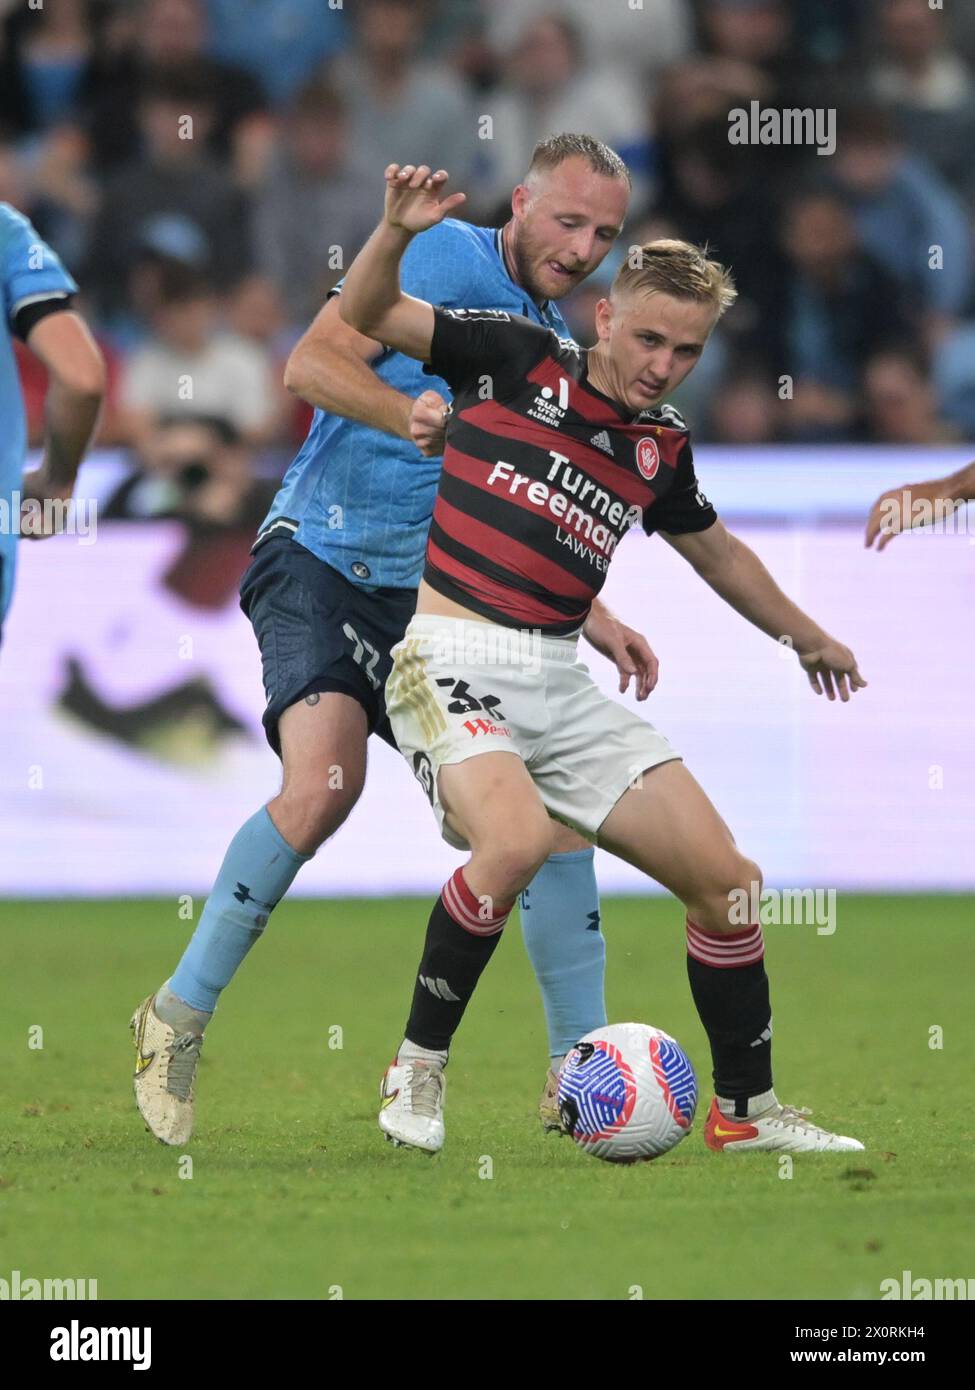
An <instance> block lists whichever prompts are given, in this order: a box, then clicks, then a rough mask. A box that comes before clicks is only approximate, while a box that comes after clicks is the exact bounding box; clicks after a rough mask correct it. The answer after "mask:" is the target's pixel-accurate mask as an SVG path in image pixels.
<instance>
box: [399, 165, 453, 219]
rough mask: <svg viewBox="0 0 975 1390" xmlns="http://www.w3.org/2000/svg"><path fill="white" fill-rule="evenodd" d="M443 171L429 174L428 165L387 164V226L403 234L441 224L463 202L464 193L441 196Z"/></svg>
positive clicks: (444, 176)
mask: <svg viewBox="0 0 975 1390" xmlns="http://www.w3.org/2000/svg"><path fill="white" fill-rule="evenodd" d="M447 177H448V175H447V171H446V169H438V170H437V172H436V173H435V174H433V173H431V172H430V166H429V165H428V164H420V165H416V164H404V165H403V166H402V167H400V165H399V164H389V165H387V167H386V208H385V217H386V221H387V223H388V224H389V225H390V226H391V227H400V228H402V230H403V231H404V232H425V231H426V230H427V228H428V227H435V226H436V225H437V223H438V222H442V221H443V220H444V218H445V217H446V216H447V214H448V213H449V212H452V211H453V210H454V208H456V207H460V205H461V203H464V202H466V201H467V195H466V193H451V194H449V195H448V196H447V197H446V198H444V197H442V196H441V195H442V193H443V191H444V185H445V184H446V182H447Z"/></svg>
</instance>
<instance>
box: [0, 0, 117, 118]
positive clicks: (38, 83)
mask: <svg viewBox="0 0 975 1390" xmlns="http://www.w3.org/2000/svg"><path fill="white" fill-rule="evenodd" d="M93 18H94V15H93V6H92V5H90V4H89V0H58V3H57V4H47V5H43V6H37V5H31V6H28V5H26V4H22V5H19V6H17V7H16V8H12V9H11V11H10V13H9V14H8V15H7V16H6V18H5V19H3V21H2V28H0V126H2V127H3V128H5V129H6V131H7V132H8V133H9V134H13V135H17V136H20V135H27V134H37V133H41V132H43V131H46V130H50V129H51V127H52V126H55V125H59V124H61V123H63V122H65V121H70V120H73V119H74V118H75V116H76V114H77V110H78V105H79V100H80V97H81V92H82V88H83V85H84V80H85V74H86V71H87V68H88V63H89V59H90V58H91V54H92V51H93V35H94V28H93Z"/></svg>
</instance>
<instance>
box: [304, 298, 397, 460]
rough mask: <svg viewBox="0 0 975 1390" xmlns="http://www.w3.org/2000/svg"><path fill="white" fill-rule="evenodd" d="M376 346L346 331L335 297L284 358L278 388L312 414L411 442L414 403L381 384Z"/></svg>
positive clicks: (378, 345)
mask: <svg viewBox="0 0 975 1390" xmlns="http://www.w3.org/2000/svg"><path fill="white" fill-rule="evenodd" d="M381 352H382V344H381V343H377V342H376V341H375V340H374V339H373V338H367V337H366V336H365V335H364V334H362V333H357V332H356V331H355V329H354V328H350V327H349V325H348V324H347V323H345V322H344V321H343V319H342V317H341V315H340V314H339V303H338V297H334V298H332V299H330V300H328V302H327V303H326V304H325V305H323V307H322V308H321V309H320V310H319V312H318V314H317V315H316V316H315V319H314V320H313V322H312V323H311V325H310V327H309V328H308V330H307V331H306V332H305V334H304V335H303V336H302V337H301V338H299V340H298V342H297V343H296V344H295V347H294V349H293V351H292V353H291V356H290V357H289V358H288V361H287V365H286V366H285V370H284V384H285V386H286V387H287V388H288V390H289V391H290V392H291V393H292V394H293V395H295V396H300V397H301V399H302V400H303V401H307V402H308V404H309V405H311V406H314V407H315V408H316V409H318V410H327V411H328V412H329V413H330V414H332V415H341V416H343V417H344V418H345V419H346V420H358V421H359V422H360V423H361V424H363V425H370V426H371V427H372V428H373V429H377V430H382V431H383V432H384V433H385V434H392V435H395V436H396V437H397V438H398V439H411V438H413V434H412V430H411V413H412V409H413V405H414V402H413V400H412V399H411V398H410V397H409V396H406V395H404V394H403V393H402V392H401V391H397V390H395V389H394V388H393V387H392V386H388V385H387V384H386V382H384V381H382V380H381V379H380V378H379V377H378V376H377V375H376V373H375V371H374V370H373V368H372V363H373V362H374V361H375V359H376V358H377V357H378V356H379V354H380V353H381Z"/></svg>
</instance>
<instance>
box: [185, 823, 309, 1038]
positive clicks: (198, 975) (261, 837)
mask: <svg viewBox="0 0 975 1390" xmlns="http://www.w3.org/2000/svg"><path fill="white" fill-rule="evenodd" d="M311 857H312V856H311V855H310V854H298V853H296V851H295V850H293V849H292V848H291V846H290V845H289V844H288V843H287V841H285V840H284V839H282V837H281V835H280V834H279V833H278V831H277V829H276V827H275V825H274V822H273V821H272V820H271V817H270V816H269V815H268V812H267V807H266V806H262V807H261V809H260V810H259V811H258V812H257V814H256V815H253V816H251V818H250V820H249V821H247V822H246V823H245V824H244V825H242V826H241V827H240V829H239V830H238V831H237V834H236V835H235V836H234V838H233V839H232V840H231V842H230V845H229V846H228V848H227V853H226V854H225V855H224V860H223V863H222V864H221V865H220V872H219V873H218V874H217V881H216V883H215V884H214V885H213V889H212V891H211V893H210V896H209V898H207V902H206V907H205V908H204V909H203V915H202V917H201V918H200V920H199V922H198V923H197V928H196V931H195V932H194V933H193V936H192V938H191V939H190V944H189V945H188V946H187V948H186V950H185V951H184V952H183V957H182V959H181V960H180V963H179V965H178V966H177V967H176V972H175V974H174V975H173V977H172V979H171V980H168V981H167V984H168V986H169V988H170V989H171V990H172V992H173V993H174V994H176V995H178V996H179V997H180V999H182V1000H183V1001H184V1002H185V1003H187V1004H189V1005H190V1007H191V1008H193V1009H200V1010H203V1011H204V1012H206V1013H212V1012H213V1010H214V1009H215V1008H216V1007H217V999H218V997H219V995H220V991H221V990H222V989H224V988H225V986H227V985H228V984H229V983H230V981H231V979H232V978H233V975H234V971H235V970H236V969H237V967H238V965H240V963H241V961H242V960H243V959H244V957H245V956H246V955H247V952H248V951H249V950H250V948H251V947H252V946H253V945H254V942H255V941H256V940H257V938H258V937H259V936H260V934H261V932H262V931H263V930H264V928H265V927H266V926H267V919H268V917H269V916H270V914H271V911H272V910H273V909H274V908H275V907H276V906H277V904H278V901H279V900H280V899H281V898H283V897H284V895H285V893H287V891H288V889H289V888H290V887H291V885H292V883H293V882H294V877H295V874H296V873H297V872H298V870H299V869H300V868H301V866H302V864H304V863H307V861H308V860H309V859H311Z"/></svg>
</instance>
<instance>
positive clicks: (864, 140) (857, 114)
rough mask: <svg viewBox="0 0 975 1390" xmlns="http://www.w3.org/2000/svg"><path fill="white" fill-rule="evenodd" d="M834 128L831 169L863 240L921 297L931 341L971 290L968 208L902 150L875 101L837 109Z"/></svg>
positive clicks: (955, 316)
mask: <svg viewBox="0 0 975 1390" xmlns="http://www.w3.org/2000/svg"><path fill="white" fill-rule="evenodd" d="M838 128H839V132H840V138H839V141H838V143H837V150H836V155H835V157H834V158H833V159H832V160H830V165H831V172H832V173H833V174H834V175H835V177H836V179H837V181H838V183H839V186H840V188H841V189H842V190H843V192H844V194H845V195H846V197H847V199H848V200H849V202H850V205H851V207H852V210H853V215H854V218H855V222H856V228H857V232H858V234H859V237H860V240H861V242H862V243H863V246H864V248H865V249H866V250H867V251H869V252H870V254H871V255H872V256H873V257H874V258H875V259H876V260H877V261H878V262H879V264H880V265H882V266H883V267H884V268H885V269H886V270H887V271H888V273H889V274H890V275H892V276H893V277H894V278H895V279H896V280H897V281H898V283H899V284H900V285H901V286H902V287H903V288H904V289H905V290H908V291H909V292H910V293H912V294H913V295H915V296H916V297H917V298H918V299H919V301H920V303H921V305H922V307H923V311H924V329H925V335H926V340H927V345H928V347H929V348H932V347H934V346H935V345H936V343H937V341H938V339H939V338H940V337H941V336H942V335H943V334H944V333H945V332H947V331H948V330H949V329H950V327H951V326H952V324H953V323H954V322H955V321H956V320H957V319H958V318H959V316H960V315H961V314H962V313H964V311H965V309H966V308H967V306H968V304H969V301H970V297H971V293H972V283H973V280H972V270H973V247H972V231H971V227H970V226H969V222H968V218H967V215H966V211H965V208H964V206H963V204H962V202H961V201H960V200H959V198H958V197H957V196H956V195H955V194H954V193H953V192H952V190H951V189H950V188H949V186H948V185H947V184H946V183H945V182H944V180H943V179H942V178H941V176H940V175H939V174H938V173H937V171H936V170H935V169H933V168H932V167H931V165H929V164H928V163H927V161H926V160H924V159H921V158H919V157H918V156H916V155H911V154H908V153H907V151H906V150H905V149H904V146H903V144H902V143H901V141H900V140H899V139H898V137H897V135H896V134H895V132H894V128H893V125H892V123H891V120H890V118H889V116H888V115H887V114H886V113H885V112H884V111H883V110H882V109H881V108H880V107H877V106H870V105H853V106H850V107H848V108H847V109H846V110H841V111H840V112H839V115H838ZM932 248H934V250H932Z"/></svg>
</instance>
